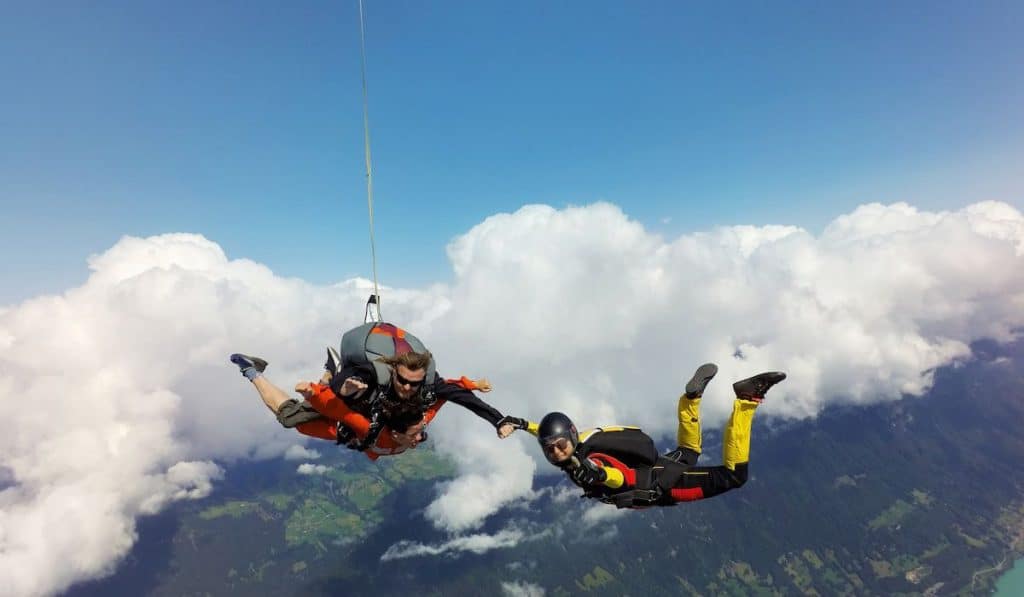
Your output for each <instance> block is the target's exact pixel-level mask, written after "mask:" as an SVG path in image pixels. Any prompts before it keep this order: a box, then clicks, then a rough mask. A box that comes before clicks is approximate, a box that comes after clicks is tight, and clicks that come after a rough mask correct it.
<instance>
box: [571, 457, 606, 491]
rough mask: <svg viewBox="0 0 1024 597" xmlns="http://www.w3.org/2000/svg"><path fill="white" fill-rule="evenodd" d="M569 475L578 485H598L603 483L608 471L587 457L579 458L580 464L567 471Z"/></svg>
mask: <svg viewBox="0 0 1024 597" xmlns="http://www.w3.org/2000/svg"><path fill="white" fill-rule="evenodd" d="M569 476H570V477H572V480H573V481H575V482H576V483H577V484H578V485H598V484H600V483H604V482H605V479H607V478H608V473H607V472H605V470H604V468H603V467H600V466H598V465H596V464H594V463H593V461H591V460H590V459H589V458H584V459H582V460H580V464H579V465H578V466H576V467H574V468H573V469H572V470H570V471H569Z"/></svg>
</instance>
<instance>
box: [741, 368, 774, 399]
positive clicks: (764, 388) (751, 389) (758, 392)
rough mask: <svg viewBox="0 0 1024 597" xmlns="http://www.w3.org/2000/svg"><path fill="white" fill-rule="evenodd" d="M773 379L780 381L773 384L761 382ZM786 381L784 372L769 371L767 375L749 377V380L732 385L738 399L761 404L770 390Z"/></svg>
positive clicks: (759, 374)
mask: <svg viewBox="0 0 1024 597" xmlns="http://www.w3.org/2000/svg"><path fill="white" fill-rule="evenodd" d="M771 377H777V378H778V379H775V380H774V381H772V382H771V383H766V382H761V381H760V380H761V379H765V378H771ZM784 379H786V374H785V373H783V372H782V371H767V372H765V373H758V374H757V375H755V376H753V377H748V378H747V379H741V380H739V381H738V382H736V383H734V384H732V390H733V392H735V393H736V397H737V398H741V399H743V400H753V401H755V402H760V401H762V400H764V395H765V394H767V393H768V390H770V389H772V387H773V386H774V385H775V384H777V383H779V382H781V381H782V380H784Z"/></svg>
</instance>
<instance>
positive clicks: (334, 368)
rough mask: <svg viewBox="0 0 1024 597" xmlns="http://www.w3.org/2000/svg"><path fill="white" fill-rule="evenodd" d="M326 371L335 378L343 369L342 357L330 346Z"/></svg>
mask: <svg viewBox="0 0 1024 597" xmlns="http://www.w3.org/2000/svg"><path fill="white" fill-rule="evenodd" d="M324 369H327V372H328V373H330V374H331V377H334V376H335V375H337V374H338V371H339V370H340V369H341V355H339V354H338V351H337V350H334V349H333V348H331V347H330V346H328V347H327V362H326V363H324Z"/></svg>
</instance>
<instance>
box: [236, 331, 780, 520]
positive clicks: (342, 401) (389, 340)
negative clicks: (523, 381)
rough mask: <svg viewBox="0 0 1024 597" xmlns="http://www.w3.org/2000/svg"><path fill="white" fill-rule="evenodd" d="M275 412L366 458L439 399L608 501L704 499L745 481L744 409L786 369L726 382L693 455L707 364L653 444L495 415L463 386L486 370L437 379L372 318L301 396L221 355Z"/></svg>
mask: <svg viewBox="0 0 1024 597" xmlns="http://www.w3.org/2000/svg"><path fill="white" fill-rule="evenodd" d="M231 361H232V362H233V363H235V364H236V365H238V366H239V368H240V369H241V370H242V374H243V375H244V376H245V377H246V378H247V379H249V380H250V381H252V382H253V384H254V385H255V387H256V389H257V390H258V391H259V394H260V397H261V398H262V399H263V401H264V403H265V404H266V405H267V407H268V408H270V410H271V411H273V412H274V413H275V414H276V415H277V419H278V421H279V422H280V423H281V424H282V425H283V426H285V427H287V428H295V429H296V430H297V431H299V432H300V433H303V434H306V435H310V436H313V437H319V438H323V439H328V440H333V441H336V442H337V443H339V444H345V445H346V446H348V447H350V448H353V449H356V450H360V451H363V452H364V453H365V454H366V455H367V456H368V457H369V458H371V459H373V460H376V459H377V458H378V457H380V456H383V455H395V454H400V453H402V452H404V451H406V450H409V449H413V448H415V447H416V446H417V445H418V444H419V443H421V442H422V441H424V440H425V439H426V431H425V427H426V425H427V424H428V423H430V421H431V420H432V419H433V418H434V417H435V416H436V415H437V412H438V410H439V409H440V408H441V406H442V405H443V404H444V403H445V402H448V401H451V402H454V403H456V404H459V405H461V406H463V407H465V408H468V409H469V410H470V411H472V412H473V413H475V414H476V415H477V416H479V417H480V418H482V419H484V420H486V421H487V422H488V423H490V424H491V425H493V426H494V427H495V429H496V431H497V434H498V436H499V437H500V438H502V439H504V438H506V437H508V436H509V435H511V434H512V432H513V431H514V430H515V429H522V430H525V431H527V432H529V433H531V434H533V435H535V436H536V437H537V439H538V442H539V443H540V446H541V449H542V451H543V453H544V456H545V458H547V460H548V462H550V463H551V464H552V465H554V466H556V467H558V468H559V469H561V470H563V471H564V472H565V473H566V474H567V476H568V477H569V478H570V479H571V480H572V482H573V483H575V484H576V485H578V486H580V487H581V488H583V490H584V496H585V497H589V498H594V499H598V500H600V501H602V502H605V503H608V504H613V505H615V506H617V507H619V508H642V507H648V506H670V505H674V504H677V503H680V502H685V501H693V500H699V499H705V498H709V497H713V496H716V495H720V494H722V493H724V492H726V491H729V490H732V489H735V488H738V487H741V486H742V485H743V484H744V483H746V481H747V477H748V471H747V468H748V465H749V459H750V432H751V426H752V423H753V417H754V413H755V411H756V409H757V407H758V405H759V404H760V403H761V402H762V401H763V400H764V398H765V395H766V393H767V392H768V390H769V389H770V388H771V387H772V386H774V385H775V384H777V383H779V382H780V381H782V380H784V379H785V378H786V374H785V373H781V372H775V371H772V372H766V373H761V374H758V375H755V376H753V377H750V378H747V379H744V380H741V381H738V382H736V383H734V384H733V391H734V393H735V395H736V397H735V400H734V402H733V409H732V414H731V415H730V417H729V420H728V421H727V422H726V425H725V430H724V435H723V443H722V461H723V462H722V464H721V465H719V466H711V467H699V466H696V464H697V460H698V458H699V456H700V455H701V451H702V439H701V425H700V402H701V398H702V396H703V393H704V389H705V388H706V387H707V384H708V383H709V382H710V381H711V380H712V379H713V378H714V377H715V375H716V374H717V372H718V367H717V366H716V365H714V364H712V363H708V364H705V365H702V366H700V367H699V368H698V369H697V370H696V372H695V373H694V374H693V377H692V378H691V379H690V381H689V382H687V384H686V388H685V392H684V394H683V395H682V396H680V397H679V400H678V409H677V415H678V429H677V444H678V446H677V447H676V448H675V449H674V450H672V451H671V452H669V453H667V454H665V455H662V454H660V453H659V452H658V450H657V448H656V447H655V444H654V440H653V439H652V438H651V437H650V436H648V435H647V434H645V433H644V432H643V431H641V430H640V429H639V428H637V427H629V426H609V427H599V428H596V429H592V430H586V431H584V432H582V433H580V432H578V431H577V429H576V427H575V425H574V424H573V422H572V420H571V419H570V418H569V417H568V416H567V415H565V414H563V413H560V412H552V413H548V414H547V415H545V416H544V417H543V418H542V419H541V420H540V422H539V423H534V422H531V421H528V420H527V419H522V418H518V417H508V416H503V415H502V414H501V413H500V412H499V411H498V410H497V409H495V408H494V407H493V406H491V405H489V404H487V403H486V402H484V401H483V400H481V399H480V398H479V397H477V396H476V395H475V394H474V393H473V392H474V390H477V391H482V392H487V391H490V384H489V383H488V382H487V381H486V380H479V381H474V380H471V379H469V378H466V377H461V378H459V379H444V378H442V377H441V376H440V375H438V374H437V373H436V371H435V366H434V361H433V357H432V356H431V354H430V352H429V351H428V350H426V348H425V347H424V346H423V344H422V343H421V342H420V341H419V339H418V338H416V337H415V336H413V335H412V334H409V333H408V332H406V331H405V330H403V329H401V328H398V327H397V326H394V325H392V324H388V323H380V322H371V323H367V324H364V325H362V326H359V327H357V328H354V329H352V330H349V331H348V332H346V333H345V334H344V336H343V337H342V343H341V351H340V353H339V352H338V351H335V350H333V349H330V348H329V349H328V358H327V363H326V364H325V369H326V373H325V374H324V376H323V378H322V379H321V381H320V383H300V384H298V385H296V387H295V390H296V391H297V392H299V393H300V394H301V395H302V396H303V398H304V400H303V401H302V402H300V401H298V400H295V399H293V398H290V397H288V395H287V394H286V393H285V392H284V391H283V390H281V389H280V388H278V387H277V386H274V385H273V384H272V383H270V382H269V381H268V380H267V379H266V378H265V377H264V376H263V372H264V371H265V369H266V367H267V363H266V361H264V360H263V359H260V358H258V357H252V356H248V355H243V354H239V353H236V354H233V355H231Z"/></svg>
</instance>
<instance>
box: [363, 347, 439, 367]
mask: <svg viewBox="0 0 1024 597" xmlns="http://www.w3.org/2000/svg"><path fill="white" fill-rule="evenodd" d="M433 358H434V357H433V355H431V354H430V351H429V350H428V351H426V352H407V353H405V354H400V355H394V356H390V357H380V358H379V359H377V360H378V361H380V362H382V363H384V364H385V365H388V366H391V367H397V366H399V365H401V366H403V367H406V368H407V369H411V370H412V371H419V370H420V369H426V368H427V367H429V366H430V361H431V360H432V359H433Z"/></svg>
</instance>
